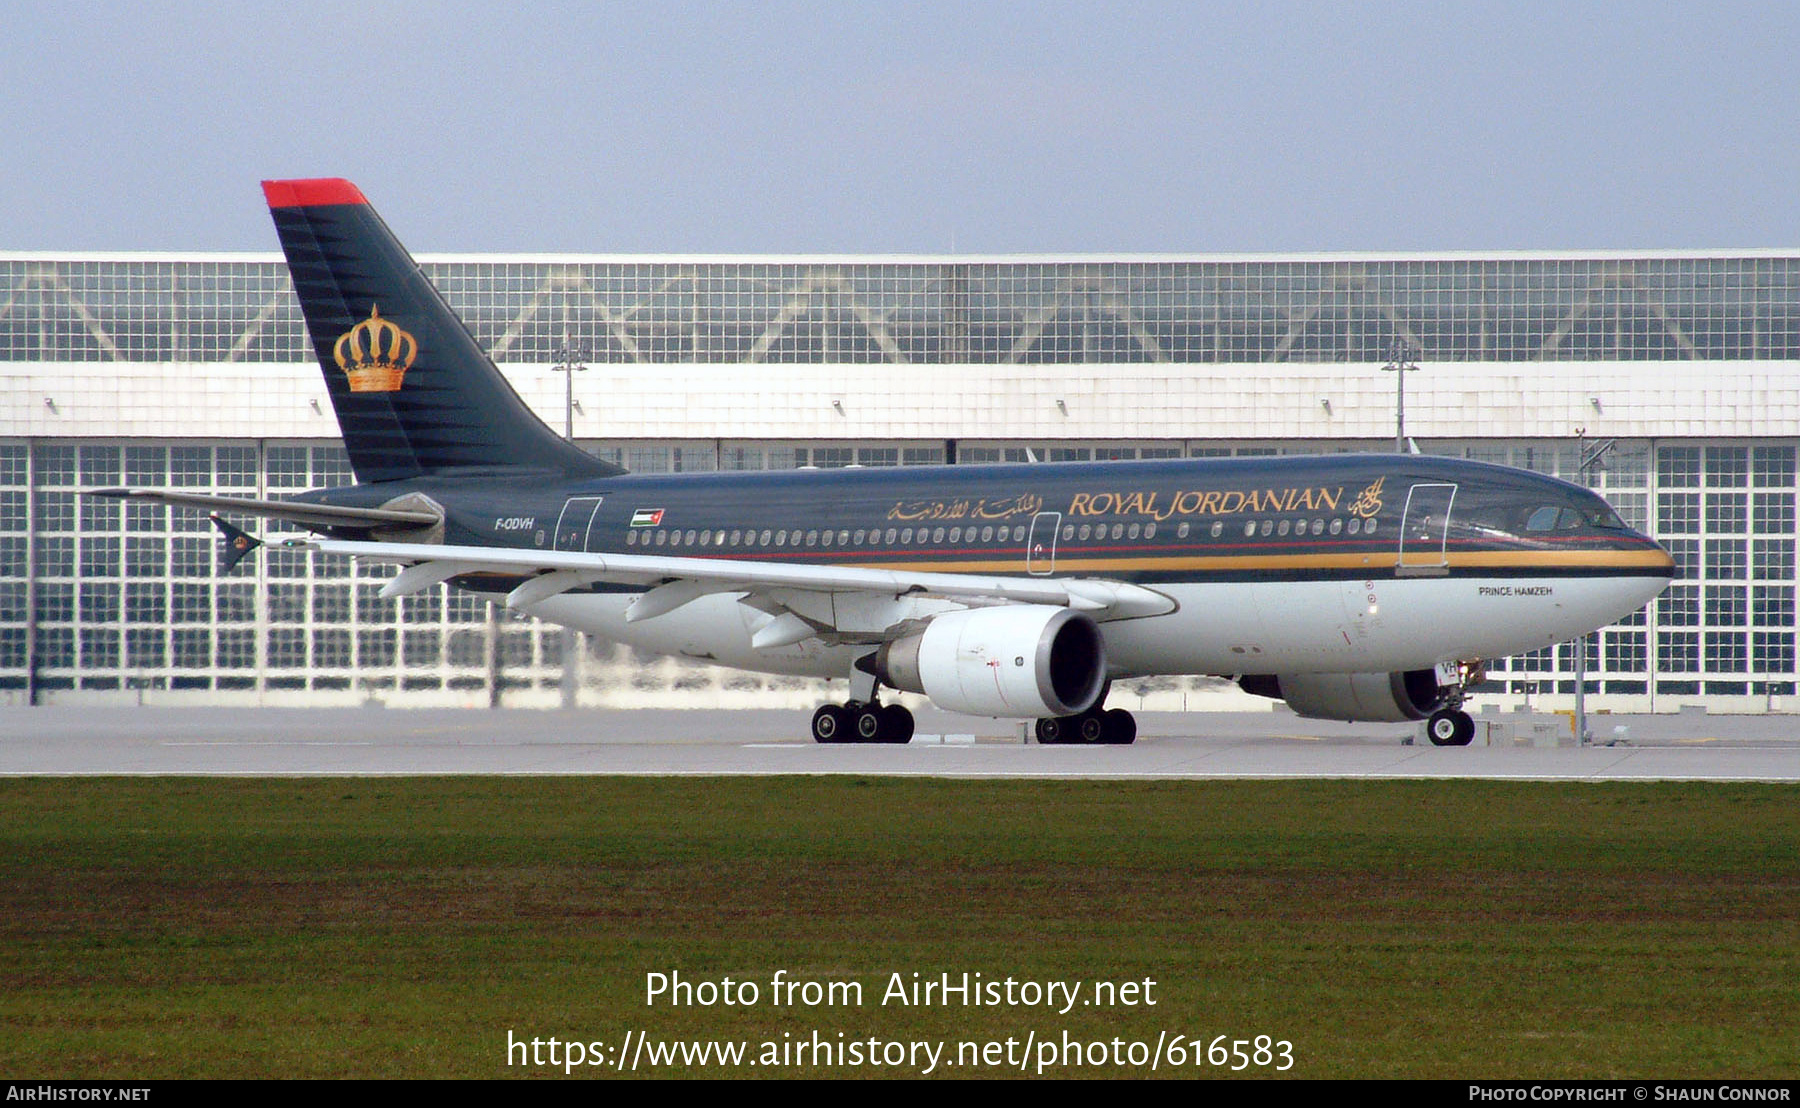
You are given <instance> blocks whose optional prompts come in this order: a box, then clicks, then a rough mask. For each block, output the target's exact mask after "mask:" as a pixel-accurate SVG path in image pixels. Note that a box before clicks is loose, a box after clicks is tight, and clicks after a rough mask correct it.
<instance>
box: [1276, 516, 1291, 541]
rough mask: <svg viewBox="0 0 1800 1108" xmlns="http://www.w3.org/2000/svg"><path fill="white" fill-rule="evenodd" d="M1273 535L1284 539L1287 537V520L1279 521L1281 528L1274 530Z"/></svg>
mask: <svg viewBox="0 0 1800 1108" xmlns="http://www.w3.org/2000/svg"><path fill="white" fill-rule="evenodd" d="M1275 533H1276V534H1278V535H1281V536H1282V537H1284V538H1285V537H1286V536H1287V533H1288V521H1287V520H1285V519H1284V520H1282V521H1281V526H1280V527H1277V528H1276V529H1275Z"/></svg>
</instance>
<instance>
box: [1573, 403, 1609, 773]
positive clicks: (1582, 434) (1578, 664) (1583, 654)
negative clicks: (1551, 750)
mask: <svg viewBox="0 0 1800 1108" xmlns="http://www.w3.org/2000/svg"><path fill="white" fill-rule="evenodd" d="M1615 444H1616V440H1614V439H1607V440H1606V441H1605V442H1598V443H1595V444H1594V445H1593V446H1592V447H1590V446H1588V443H1587V428H1586V427H1577V428H1575V457H1576V464H1575V469H1576V472H1577V473H1578V474H1580V475H1581V477H1582V479H1583V483H1584V484H1588V485H1589V486H1590V487H1592V482H1591V481H1590V480H1589V479H1588V477H1587V475H1588V473H1589V472H1590V471H1592V470H1595V469H1599V468H1601V461H1602V460H1603V459H1604V458H1605V457H1606V455H1607V454H1608V453H1610V452H1611V451H1612V448H1613V446H1614V445H1615ZM1594 633H1595V634H1598V633H1599V632H1594ZM1587 644H1588V637H1587V636H1586V635H1583V636H1581V637H1580V638H1578V639H1576V640H1575V745H1576V746H1586V745H1587V741H1588V726H1587Z"/></svg>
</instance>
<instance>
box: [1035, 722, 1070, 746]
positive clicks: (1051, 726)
mask: <svg viewBox="0 0 1800 1108" xmlns="http://www.w3.org/2000/svg"><path fill="white" fill-rule="evenodd" d="M1037 741H1038V745H1040V746H1061V745H1062V744H1063V743H1065V742H1067V741H1068V740H1067V739H1066V738H1065V737H1064V728H1063V721H1062V720H1060V719H1057V718H1056V717H1054V716H1052V717H1051V718H1049V719H1040V720H1038V721H1037Z"/></svg>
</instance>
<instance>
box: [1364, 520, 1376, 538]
mask: <svg viewBox="0 0 1800 1108" xmlns="http://www.w3.org/2000/svg"><path fill="white" fill-rule="evenodd" d="M1374 533H1375V521H1374V520H1372V519H1371V520H1369V521H1368V522H1367V523H1365V524H1363V534H1365V535H1373V534H1374Z"/></svg>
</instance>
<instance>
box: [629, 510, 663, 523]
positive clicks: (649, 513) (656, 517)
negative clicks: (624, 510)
mask: <svg viewBox="0 0 1800 1108" xmlns="http://www.w3.org/2000/svg"><path fill="white" fill-rule="evenodd" d="M662 516H663V510H662V509H661V508H639V509H638V510H637V511H635V512H633V513H631V525H632V526H633V527H655V526H656V525H657V524H659V523H661V522H662Z"/></svg>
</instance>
